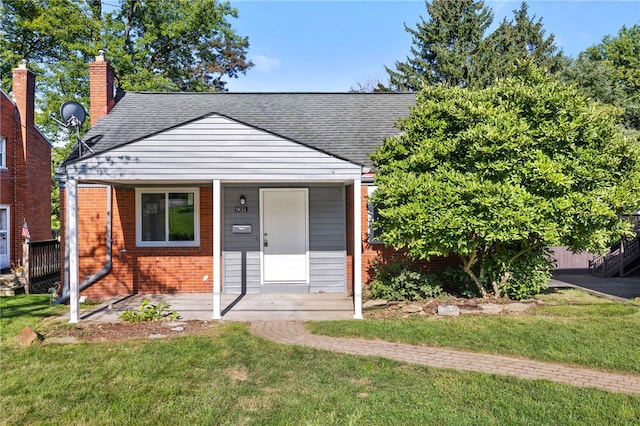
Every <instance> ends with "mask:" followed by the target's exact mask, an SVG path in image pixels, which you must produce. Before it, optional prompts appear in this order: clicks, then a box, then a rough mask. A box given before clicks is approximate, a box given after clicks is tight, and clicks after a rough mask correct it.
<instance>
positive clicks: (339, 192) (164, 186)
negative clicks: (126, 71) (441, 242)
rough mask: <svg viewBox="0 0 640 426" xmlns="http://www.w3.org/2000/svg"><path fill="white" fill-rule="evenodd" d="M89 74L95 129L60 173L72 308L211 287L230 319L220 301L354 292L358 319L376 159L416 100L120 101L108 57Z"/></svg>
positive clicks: (200, 97)
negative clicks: (83, 300)
mask: <svg viewBox="0 0 640 426" xmlns="http://www.w3.org/2000/svg"><path fill="white" fill-rule="evenodd" d="M89 66H90V79H91V108H90V111H91V114H90V116H91V123H92V127H91V130H90V131H89V132H88V133H87V134H86V135H85V136H84V137H83V139H84V142H85V144H86V146H80V147H78V149H75V150H74V151H73V153H72V154H71V155H70V157H69V158H68V159H67V160H66V162H65V164H64V171H63V173H64V178H65V179H66V206H67V208H66V210H67V213H68V214H67V219H66V220H67V231H66V235H67V237H66V243H67V246H68V247H67V250H68V258H69V282H70V292H71V295H72V297H71V300H72V303H73V301H74V300H75V297H76V296H77V291H82V294H84V295H87V296H89V297H92V298H104V297H106V296H111V295H115V294H130V293H171V292H193V293H204V292H206V293H213V300H214V303H213V304H214V308H213V310H214V313H213V316H214V318H220V294H221V293H233V294H245V293H269V292H272V293H294V292H295V293H316V292H340V293H346V292H353V295H354V315H355V317H361V315H362V314H361V290H362V283H363V282H366V281H367V280H368V270H369V261H370V260H371V259H373V258H375V257H377V256H378V255H380V254H381V253H383V252H384V251H385V249H384V247H382V246H381V245H380V244H377V243H370V242H369V237H368V234H369V217H370V215H369V214H368V210H367V196H368V193H369V191H370V189H369V186H371V185H372V184H373V175H372V173H371V167H372V164H371V160H370V159H369V155H370V154H371V153H372V152H373V150H374V149H375V148H376V147H377V146H378V145H379V144H381V143H382V140H383V138H385V137H387V136H391V135H394V134H397V133H398V132H399V130H398V129H397V128H396V127H395V123H396V122H397V120H398V119H400V118H401V117H404V116H406V115H408V113H409V109H410V107H411V106H412V105H413V104H414V102H415V95H414V94H410V93H378V94H372V93H369V94H364V93H259V94H256V93H123V92H118V93H116V92H115V91H114V90H113V81H114V80H113V71H112V70H111V68H110V67H109V65H108V63H107V61H106V60H105V59H104V56H103V55H99V56H98V57H97V58H96V61H95V62H93V63H91V64H90V65H89ZM354 200H355V202H354ZM96 271H100V272H99V274H98V275H99V279H94V278H92V277H94V276H95V274H97V272H96ZM80 280H82V283H81V282H79V281H80ZM94 281H96V282H95V283H94ZM72 312H73V306H72Z"/></svg>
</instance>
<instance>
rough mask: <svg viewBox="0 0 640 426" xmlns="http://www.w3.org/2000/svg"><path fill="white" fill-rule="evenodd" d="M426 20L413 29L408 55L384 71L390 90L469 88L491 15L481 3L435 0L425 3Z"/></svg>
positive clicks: (466, 0) (406, 28)
mask: <svg viewBox="0 0 640 426" xmlns="http://www.w3.org/2000/svg"><path fill="white" fill-rule="evenodd" d="M426 6H427V12H428V14H429V19H428V20H425V19H424V18H421V21H420V23H418V25H417V28H416V29H415V30H414V29H412V28H409V27H407V26H406V25H405V30H406V31H407V32H408V33H410V34H411V35H412V37H413V46H412V47H411V55H412V56H410V57H408V58H407V60H406V62H396V71H394V70H391V69H389V68H387V72H388V73H389V82H390V86H391V88H393V89H394V90H399V91H403V90H404V91H406V90H408V91H417V90H420V88H421V87H422V85H423V84H448V85H451V86H463V87H464V86H470V85H472V83H473V81H474V79H475V78H476V63H475V62H476V58H477V55H478V54H479V52H480V45H481V43H482V37H483V36H484V32H485V30H486V29H487V28H488V27H489V25H491V22H492V20H493V15H492V13H491V11H490V9H489V8H487V7H486V6H485V5H484V2H482V1H475V0H434V1H433V2H431V3H429V2H426Z"/></svg>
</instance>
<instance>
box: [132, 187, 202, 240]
mask: <svg viewBox="0 0 640 426" xmlns="http://www.w3.org/2000/svg"><path fill="white" fill-rule="evenodd" d="M199 194H200V192H199V190H198V188H163V189H156V188H153V189H150V188H138V189H136V244H137V245H138V246H140V247H195V246H198V245H200V227H199V223H200V219H199V216H200V215H199V209H200V207H199V201H200V200H199V198H200V197H199Z"/></svg>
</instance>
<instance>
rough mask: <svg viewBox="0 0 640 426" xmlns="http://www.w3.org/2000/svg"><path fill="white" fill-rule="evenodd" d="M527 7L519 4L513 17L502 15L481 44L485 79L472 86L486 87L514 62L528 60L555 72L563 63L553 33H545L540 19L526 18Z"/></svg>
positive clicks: (564, 60) (506, 73) (552, 72)
mask: <svg viewBox="0 0 640 426" xmlns="http://www.w3.org/2000/svg"><path fill="white" fill-rule="evenodd" d="M528 10H529V6H528V5H527V3H526V2H522V3H521V4H520V9H517V10H514V11H513V15H514V19H513V20H510V21H507V19H506V18H505V19H504V20H503V21H502V22H501V23H500V25H499V26H498V28H496V29H495V31H494V32H493V33H491V34H490V35H489V36H488V37H487V38H486V39H485V40H484V44H483V49H482V52H483V55H482V59H481V60H479V61H478V62H479V64H480V65H479V67H481V68H482V69H483V70H484V72H482V73H480V75H481V76H482V77H484V78H485V80H484V81H479V82H478V84H476V87H487V86H488V85H490V84H492V83H493V82H494V81H496V80H497V79H499V78H503V77H507V76H509V75H510V73H511V72H512V71H513V70H514V64H515V63H516V62H518V61H523V60H530V61H531V62H532V63H534V64H535V65H537V66H539V67H541V68H544V69H546V70H547V71H549V72H550V73H551V74H556V73H558V72H559V71H560V70H562V69H564V68H565V67H566V66H567V62H568V60H567V58H565V57H564V55H563V54H562V52H560V51H558V48H557V47H556V44H555V42H554V35H553V34H551V35H549V36H548V37H546V36H545V30H544V26H543V24H542V18H540V19H538V20H537V21H536V17H535V16H533V17H529V13H528Z"/></svg>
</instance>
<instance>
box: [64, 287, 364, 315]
mask: <svg viewBox="0 0 640 426" xmlns="http://www.w3.org/2000/svg"><path fill="white" fill-rule="evenodd" d="M144 299H149V300H150V302H151V303H153V304H156V303H159V302H165V303H167V304H169V305H171V306H170V307H169V311H176V312H178V314H179V315H180V319H182V320H211V319H212V317H213V294H211V293H197V294H135V295H129V296H126V295H125V296H118V297H115V298H113V299H110V300H107V301H105V302H104V303H102V304H100V305H99V306H96V307H93V308H90V309H83V310H82V311H81V312H80V320H81V321H97V322H115V321H118V314H120V313H122V312H123V311H125V310H127V309H129V310H135V309H138V308H139V307H140V305H141V304H142V301H143V300H144ZM221 307H222V319H223V320H227V321H280V320H295V321H319V320H337V319H352V318H353V298H352V297H351V296H349V295H347V294H344V293H314V294H245V295H240V294H225V295H222V303H221ZM61 319H63V320H65V319H66V320H69V313H68V312H67V313H66V314H65V315H62V316H61Z"/></svg>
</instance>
